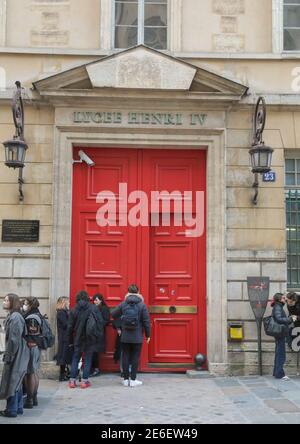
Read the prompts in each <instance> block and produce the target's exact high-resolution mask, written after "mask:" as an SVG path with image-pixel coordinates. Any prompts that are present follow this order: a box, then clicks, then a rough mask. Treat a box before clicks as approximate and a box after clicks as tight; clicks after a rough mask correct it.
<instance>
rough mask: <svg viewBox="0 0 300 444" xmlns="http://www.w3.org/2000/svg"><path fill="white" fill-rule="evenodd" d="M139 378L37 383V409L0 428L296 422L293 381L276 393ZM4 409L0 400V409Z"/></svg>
mask: <svg viewBox="0 0 300 444" xmlns="http://www.w3.org/2000/svg"><path fill="white" fill-rule="evenodd" d="M140 379H141V380H143V381H144V385H143V386H142V387H139V388H136V389H131V388H130V387H128V388H125V387H123V386H122V385H121V379H120V377H118V376H117V375H102V376H101V377H100V378H97V380H94V379H93V380H92V384H93V385H92V388H91V389H88V390H80V389H76V390H69V389H68V386H67V384H59V383H58V382H56V381H41V384H40V391H39V399H40V401H41V402H40V405H39V407H38V408H37V409H33V410H29V411H26V412H25V414H24V416H23V417H19V418H17V419H7V418H3V419H2V418H1V419H0V427H1V424H3V423H7V424H43V423H45V424H48V423H49V424H132V423H135V424H174V423H176V424H266V423H269V424H295V423H300V384H299V381H298V380H296V381H293V384H294V385H285V386H283V388H282V386H281V385H280V384H278V381H275V382H274V379H273V378H268V377H267V378H265V377H263V378H260V377H257V378H253V377H250V378H234V377H233V378H214V379H205V380H201V379H194V380H193V379H189V378H188V377H187V376H186V375H178V374H177V375H176V374H172V375H166V374H164V375H159V374H155V375H151V374H142V375H140ZM287 389H288V390H287ZM292 389H293V390H292ZM4 408H5V403H4V402H3V401H0V409H1V410H2V409H4ZM282 412H284V413H282ZM285 412H286V413H285ZM297 421H298V422H297Z"/></svg>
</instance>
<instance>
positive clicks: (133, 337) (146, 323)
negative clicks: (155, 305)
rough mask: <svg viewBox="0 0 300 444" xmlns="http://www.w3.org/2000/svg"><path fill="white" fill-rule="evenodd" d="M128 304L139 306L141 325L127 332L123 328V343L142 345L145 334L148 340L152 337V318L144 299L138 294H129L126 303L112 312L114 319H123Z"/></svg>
mask: <svg viewBox="0 0 300 444" xmlns="http://www.w3.org/2000/svg"><path fill="white" fill-rule="evenodd" d="M127 303H135V304H137V306H138V317H139V325H138V327H137V328H136V329H134V330H126V329H124V328H122V335H121V342H122V343H127V344H142V343H143V339H144V332H145V335H146V338H150V336H151V327H150V316H149V312H148V309H147V307H146V305H145V304H144V300H143V297H142V296H141V295H137V294H129V295H127V296H126V300H125V302H122V304H120V305H119V306H118V307H116V308H115V309H114V310H113V311H112V317H113V318H114V319H118V318H121V319H122V316H123V311H124V308H125V306H126V304H127Z"/></svg>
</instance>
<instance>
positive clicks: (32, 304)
mask: <svg viewBox="0 0 300 444" xmlns="http://www.w3.org/2000/svg"><path fill="white" fill-rule="evenodd" d="M24 301H26V302H27V303H28V306H29V310H28V311H31V310H37V309H38V308H39V306H40V303H39V300H38V299H37V298H33V297H29V298H25V299H24Z"/></svg>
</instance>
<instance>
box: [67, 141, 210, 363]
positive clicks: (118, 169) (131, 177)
mask: <svg viewBox="0 0 300 444" xmlns="http://www.w3.org/2000/svg"><path fill="white" fill-rule="evenodd" d="M79 149H82V148H75V149H74V158H75V159H76V158H78V150H79ZM83 150H84V151H85V152H86V153H87V154H88V156H89V157H91V158H92V159H93V160H94V162H95V166H94V167H92V168H90V167H88V166H87V165H86V164H84V163H83V164H75V165H74V175H73V216H72V252H71V301H72V305H74V303H75V296H76V293H77V292H78V291H80V290H86V291H87V292H88V294H89V295H90V296H93V295H94V294H95V293H98V292H100V293H102V294H103V295H104V297H105V299H106V301H107V304H108V306H109V307H110V308H112V307H114V306H116V305H118V304H119V303H120V302H121V301H122V300H123V299H124V295H125V294H126V293H127V287H128V285H129V284H131V283H137V284H138V285H139V286H140V287H141V292H142V294H143V295H144V298H145V302H146V304H147V305H148V306H149V308H150V310H151V321H152V340H151V343H150V346H147V345H145V346H144V347H143V355H142V360H141V368H142V369H143V370H147V369H149V368H151V370H153V368H155V365H159V367H158V368H162V367H163V365H165V366H166V368H169V367H168V365H172V364H177V366H178V365H181V366H182V368H184V366H185V365H188V364H191V363H193V361H194V356H195V354H196V353H197V352H199V351H200V352H202V353H206V304H205V298H206V296H205V294H206V288H205V280H206V269H205V263H206V244H205V232H204V233H203V235H202V236H201V237H199V238H193V237H187V236H186V230H190V229H191V227H188V226H187V225H186V224H184V223H183V226H176V221H177V219H176V217H177V216H178V196H179V194H180V193H184V192H185V191H191V192H195V191H203V192H204V193H205V192H206V158H205V151H200V150H199V151H196V150H195V151H191V150H138V149H136V150H131V149H103V148H102V149H100V148H86V149H85V148H84V149H83ZM121 183H125V184H127V186H128V193H130V192H131V191H136V190H141V191H145V192H146V193H147V195H148V198H149V202H150V198H151V192H152V191H156V192H163V194H164V193H167V192H175V195H174V198H175V201H176V199H177V202H176V203H174V202H172V203H171V205H170V224H169V226H163V225H162V214H163V213H164V214H165V215H166V212H167V211H168V208H167V207H166V206H163V205H162V203H161V202H160V203H159V204H158V206H157V205H156V206H154V209H153V208H152V209H151V208H150V207H149V211H148V214H149V220H151V218H152V219H153V220H154V221H155V220H160V223H159V226H152V227H129V226H123V224H121V225H122V226H121V227H120V226H119V225H120V224H119V223H118V222H119V221H120V220H122V221H124V220H125V218H126V219H127V215H128V212H129V210H130V209H131V207H132V206H133V204H130V205H127V206H126V205H125V204H126V202H125V197H124V196H123V194H121V195H119V185H120V184H121ZM103 191H107V192H113V193H115V195H116V196H117V203H118V204H121V205H122V204H124V205H123V206H122V210H121V212H119V214H118V215H117V226H106V227H99V226H98V224H97V222H96V214H97V211H98V210H99V208H100V207H101V205H103V203H102V204H101V203H100V204H99V203H97V195H98V193H99V192H103ZM106 197H107V201H108V200H109V199H111V197H110V195H109V194H107V193H106ZM163 199H164V195H163ZM187 200H188V201H189V207H188V209H189V211H190V215H189V216H187V219H186V222H188V219H189V218H190V217H191V216H193V217H195V211H196V204H195V198H194V195H192V197H191V196H187ZM203 217H204V218H205V214H204V215H203ZM115 339H116V332H115V330H113V328H112V326H111V325H110V326H109V327H108V328H107V344H106V346H107V347H106V353H104V354H102V355H101V357H100V367H101V369H103V370H110V371H111V370H117V366H116V365H115V364H114V363H113V353H114V348H115Z"/></svg>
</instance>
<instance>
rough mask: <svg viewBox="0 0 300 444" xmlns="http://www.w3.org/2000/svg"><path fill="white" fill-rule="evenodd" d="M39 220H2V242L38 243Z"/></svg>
mask: <svg viewBox="0 0 300 444" xmlns="http://www.w3.org/2000/svg"><path fill="white" fill-rule="evenodd" d="M39 238H40V221H39V220H4V221H3V223H2V242H39Z"/></svg>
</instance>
